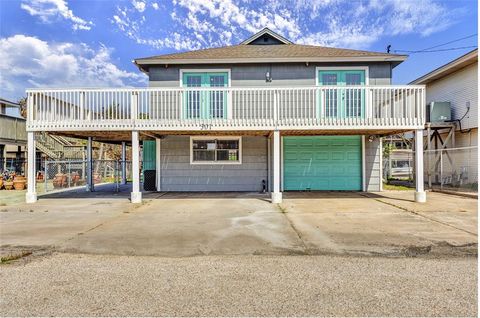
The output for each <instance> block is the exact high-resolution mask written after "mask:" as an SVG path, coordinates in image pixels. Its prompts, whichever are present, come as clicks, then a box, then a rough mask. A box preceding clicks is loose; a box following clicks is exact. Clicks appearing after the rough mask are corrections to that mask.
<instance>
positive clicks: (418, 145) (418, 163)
mask: <svg viewBox="0 0 480 318" xmlns="http://www.w3.org/2000/svg"><path fill="white" fill-rule="evenodd" d="M426 201H427V194H426V193H425V189H424V184H423V129H417V130H415V202H426Z"/></svg>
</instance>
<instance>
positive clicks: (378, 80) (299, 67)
mask: <svg viewBox="0 0 480 318" xmlns="http://www.w3.org/2000/svg"><path fill="white" fill-rule="evenodd" d="M317 66H339V67H345V66H369V78H370V85H388V84H390V83H391V67H390V64H389V63H365V64H358V63H343V64H338V63H337V64H332V63H321V64H320V63H310V64H309V66H306V65H305V64H304V63H291V64H271V65H269V64H244V65H181V66H179V65H170V66H168V67H164V66H154V67H151V68H150V73H149V75H150V83H149V85H150V86H151V87H179V85H180V81H179V75H180V69H231V82H232V86H237V87H238V86H244V87H251V86H306V85H309V86H313V85H315V68H316V67H317ZM267 71H268V72H270V73H271V76H272V78H273V80H272V82H269V83H267V82H265V73H266V72H267Z"/></svg>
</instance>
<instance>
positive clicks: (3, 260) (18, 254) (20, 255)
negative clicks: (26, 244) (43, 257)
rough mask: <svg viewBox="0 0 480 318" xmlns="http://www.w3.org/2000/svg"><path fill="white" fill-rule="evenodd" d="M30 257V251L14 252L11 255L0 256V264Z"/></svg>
mask: <svg viewBox="0 0 480 318" xmlns="http://www.w3.org/2000/svg"><path fill="white" fill-rule="evenodd" d="M29 255H32V252H30V251H21V252H16V253H11V254H8V255H6V256H2V257H1V258H0V264H4V263H8V262H11V261H15V260H17V259H20V258H23V257H25V256H29Z"/></svg>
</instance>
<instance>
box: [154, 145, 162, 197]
mask: <svg viewBox="0 0 480 318" xmlns="http://www.w3.org/2000/svg"><path fill="white" fill-rule="evenodd" d="M161 146H162V140H161V139H160V138H156V139H155V169H156V175H155V181H156V183H157V191H161V190H162V175H161V171H162V160H161V154H162V153H161V148H160V147H161Z"/></svg>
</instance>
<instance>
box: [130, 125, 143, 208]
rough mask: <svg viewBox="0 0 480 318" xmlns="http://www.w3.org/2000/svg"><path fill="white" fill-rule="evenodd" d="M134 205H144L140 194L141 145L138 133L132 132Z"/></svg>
mask: <svg viewBox="0 0 480 318" xmlns="http://www.w3.org/2000/svg"><path fill="white" fill-rule="evenodd" d="M130 198H131V202H132V203H142V193H141V192H140V143H139V140H138V131H135V130H133V131H132V193H131V197H130Z"/></svg>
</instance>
